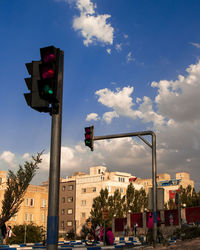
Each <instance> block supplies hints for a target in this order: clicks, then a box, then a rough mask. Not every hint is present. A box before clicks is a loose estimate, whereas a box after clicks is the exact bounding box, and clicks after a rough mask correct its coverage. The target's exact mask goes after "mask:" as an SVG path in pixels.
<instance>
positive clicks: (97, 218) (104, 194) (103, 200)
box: [90, 189, 109, 226]
mask: <svg viewBox="0 0 200 250" xmlns="http://www.w3.org/2000/svg"><path fill="white" fill-rule="evenodd" d="M108 207H109V202H108V189H104V190H103V189H101V191H100V194H99V196H98V197H96V198H94V200H93V204H92V209H91V211H90V214H91V220H92V224H93V225H94V226H96V225H100V224H103V219H102V212H103V209H104V208H108Z"/></svg>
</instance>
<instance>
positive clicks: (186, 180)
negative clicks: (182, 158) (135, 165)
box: [135, 172, 194, 203]
mask: <svg viewBox="0 0 200 250" xmlns="http://www.w3.org/2000/svg"><path fill="white" fill-rule="evenodd" d="M135 182H136V183H138V184H141V185H143V186H144V189H145V191H146V193H147V194H148V192H149V188H151V187H152V179H150V178H149V179H141V178H138V179H136V181H135ZM188 185H191V187H192V188H194V181H193V180H191V179H190V174H189V173H187V172H179V173H176V175H175V179H172V178H171V176H170V175H169V174H167V173H164V174H158V175H157V186H158V188H163V189H164V203H166V202H168V201H169V199H175V193H176V191H177V190H178V189H179V188H180V186H183V188H186V187H187V186H188Z"/></svg>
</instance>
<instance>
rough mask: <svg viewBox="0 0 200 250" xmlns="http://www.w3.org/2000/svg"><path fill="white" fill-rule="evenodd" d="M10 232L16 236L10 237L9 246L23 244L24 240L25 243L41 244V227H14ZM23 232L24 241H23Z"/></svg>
mask: <svg viewBox="0 0 200 250" xmlns="http://www.w3.org/2000/svg"><path fill="white" fill-rule="evenodd" d="M12 230H13V232H14V234H15V235H16V236H15V237H11V239H10V244H20V243H24V240H26V243H34V242H41V241H42V238H43V234H44V230H43V227H41V226H37V225H34V224H28V225H25V224H24V225H15V226H14V227H13V229H12ZM25 230H26V239H24V235H25Z"/></svg>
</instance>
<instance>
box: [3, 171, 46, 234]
mask: <svg viewBox="0 0 200 250" xmlns="http://www.w3.org/2000/svg"><path fill="white" fill-rule="evenodd" d="M6 181H7V171H0V200H3V199H4V192H5V189H6ZM1 208H2V203H1V202H0V209H1ZM47 210H48V190H47V188H46V187H42V186H36V185H29V187H28V189H27V191H26V193H25V196H24V201H23V202H22V204H21V206H20V210H19V211H18V213H17V214H16V215H15V216H14V217H12V218H11V219H10V220H9V221H8V222H7V223H6V224H7V225H11V226H13V225H20V224H25V223H26V224H28V223H34V224H36V225H38V226H43V227H44V228H45V229H46V223H47Z"/></svg>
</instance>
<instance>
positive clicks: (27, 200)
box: [25, 198, 29, 207]
mask: <svg viewBox="0 0 200 250" xmlns="http://www.w3.org/2000/svg"><path fill="white" fill-rule="evenodd" d="M25 206H26V207H27V206H29V198H26V200H25Z"/></svg>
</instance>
